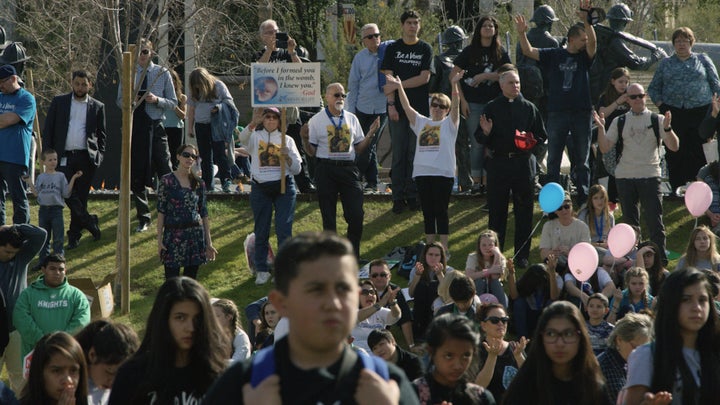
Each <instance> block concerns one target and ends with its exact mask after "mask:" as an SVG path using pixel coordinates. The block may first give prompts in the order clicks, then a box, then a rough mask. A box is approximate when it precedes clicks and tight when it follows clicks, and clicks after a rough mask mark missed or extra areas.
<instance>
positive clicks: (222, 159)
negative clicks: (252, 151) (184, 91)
mask: <svg viewBox="0 0 720 405" xmlns="http://www.w3.org/2000/svg"><path fill="white" fill-rule="evenodd" d="M187 105H188V108H187V124H188V125H187V126H188V136H189V137H191V138H196V139H197V145H198V149H199V150H200V158H201V159H202V161H201V162H200V163H201V164H200V166H201V168H202V173H203V174H202V177H203V180H204V181H205V184H206V186H207V188H208V190H209V191H212V190H213V164H217V166H218V177H220V180H221V184H222V188H223V191H225V192H226V193H227V192H230V184H232V182H231V181H230V162H229V161H228V158H227V153H226V149H225V148H226V145H225V139H217V135H214V134H213V133H214V131H213V128H212V121H213V120H214V119H215V117H214V115H215V114H220V111H221V109H223V108H235V106H234V104H233V98H232V96H231V95H230V91H229V90H228V88H227V86H225V83H223V82H222V81H220V80H219V79H218V78H216V77H215V76H213V75H212V74H210V72H208V71H207V69H205V68H197V69H195V70H193V71H192V72H190V97H189V98H188V100H187ZM232 129H233V130H234V129H235V125H233V127H232ZM231 147H232V145H231Z"/></svg>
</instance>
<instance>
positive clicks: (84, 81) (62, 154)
mask: <svg viewBox="0 0 720 405" xmlns="http://www.w3.org/2000/svg"><path fill="white" fill-rule="evenodd" d="M71 86H72V92H70V93H68V94H63V95H61V96H57V97H55V98H53V100H52V103H51V104H50V109H49V110H48V113H47V117H46V119H45V129H44V132H43V148H44V149H47V148H52V149H55V151H57V154H58V158H59V159H60V162H59V169H60V171H62V172H63V173H64V174H65V177H67V180H68V181H70V178H71V177H72V176H73V174H75V173H76V172H78V171H82V172H83V175H82V176H80V177H79V178H77V179H76V180H75V187H73V190H72V194H71V195H70V197H69V198H67V199H66V200H65V203H66V204H67V206H68V208H70V229H69V230H68V232H67V235H68V246H67V248H68V250H69V249H74V248H76V247H77V246H78V244H79V243H80V236H81V233H82V230H83V229H87V230H88V231H90V233H91V234H92V236H93V239H94V240H99V239H100V227H99V225H98V217H97V215H91V214H90V213H88V210H87V201H88V194H89V193H90V186H91V184H92V181H93V176H94V175H95V170H96V169H97V168H98V167H99V166H100V164H101V163H102V160H103V155H104V154H105V105H104V104H103V103H101V102H100V101H98V100H96V99H94V98H92V97H90V95H89V94H88V93H89V91H90V89H92V81H91V78H90V75H89V74H88V72H86V71H84V70H76V71H74V72H73V74H72V82H71Z"/></svg>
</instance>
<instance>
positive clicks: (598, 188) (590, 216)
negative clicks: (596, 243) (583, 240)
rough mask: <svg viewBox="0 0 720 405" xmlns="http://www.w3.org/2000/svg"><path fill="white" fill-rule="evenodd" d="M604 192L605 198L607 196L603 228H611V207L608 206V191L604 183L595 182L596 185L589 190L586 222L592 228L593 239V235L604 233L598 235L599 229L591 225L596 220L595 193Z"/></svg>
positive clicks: (603, 214)
mask: <svg viewBox="0 0 720 405" xmlns="http://www.w3.org/2000/svg"><path fill="white" fill-rule="evenodd" d="M597 194H602V195H603V198H605V205H603V210H602V220H603V228H604V229H610V209H609V208H608V204H607V203H608V200H609V197H608V193H607V190H605V187H603V185H602V184H595V185H594V186H592V187H590V190H589V191H588V198H587V201H588V202H587V205H586V207H587V215H586V216H585V218H584V219H585V223H586V224H587V225H588V228H590V237H591V239H592V236H600V237H602V236H603V235H597V234H596V232H597V230H596V229H595V227H594V226H590V224H592V223H593V221H595V206H594V205H593V202H592V199H593V197H594V196H595V195H597Z"/></svg>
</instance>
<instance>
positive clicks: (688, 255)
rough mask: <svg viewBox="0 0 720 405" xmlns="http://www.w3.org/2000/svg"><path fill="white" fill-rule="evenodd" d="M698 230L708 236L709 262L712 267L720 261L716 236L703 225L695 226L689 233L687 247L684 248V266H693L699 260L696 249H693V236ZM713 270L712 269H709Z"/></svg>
mask: <svg viewBox="0 0 720 405" xmlns="http://www.w3.org/2000/svg"><path fill="white" fill-rule="evenodd" d="M700 232H703V233H705V234H706V235H707V236H708V238H710V257H709V260H710V263H711V264H712V265H713V267H714V266H715V265H716V264H718V263H720V254H719V253H718V249H717V237H716V236H715V234H714V233H713V232H712V231H711V230H710V228H708V227H707V226H705V225H700V226H698V227H695V229H693V230H692V233H690V240H689V241H688V245H687V248H686V249H685V266H688V267H695V266H696V265H697V262H698V260H699V257H698V251H697V249H695V238H696V237H697V236H698V234H699V233H700ZM711 270H714V269H711Z"/></svg>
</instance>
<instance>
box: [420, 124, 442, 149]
mask: <svg viewBox="0 0 720 405" xmlns="http://www.w3.org/2000/svg"><path fill="white" fill-rule="evenodd" d="M418 146H419V147H420V150H421V151H422V150H423V149H425V150H437V149H438V148H439V147H440V126H436V125H425V126H424V127H423V129H422V131H420V137H419V138H418Z"/></svg>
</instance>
